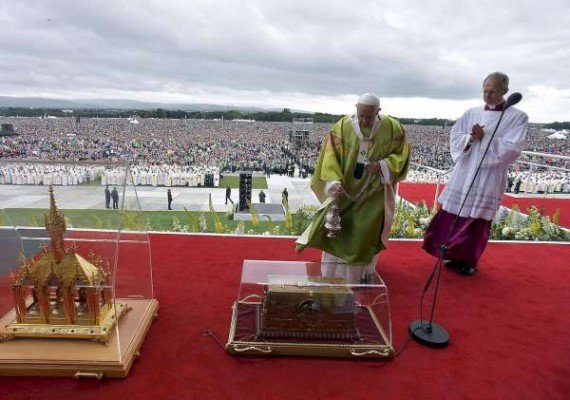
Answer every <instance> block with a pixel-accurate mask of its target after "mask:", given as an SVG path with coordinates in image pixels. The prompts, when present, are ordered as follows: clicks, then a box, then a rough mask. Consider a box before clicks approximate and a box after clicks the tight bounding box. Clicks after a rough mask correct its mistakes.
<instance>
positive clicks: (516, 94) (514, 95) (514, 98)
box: [505, 92, 522, 110]
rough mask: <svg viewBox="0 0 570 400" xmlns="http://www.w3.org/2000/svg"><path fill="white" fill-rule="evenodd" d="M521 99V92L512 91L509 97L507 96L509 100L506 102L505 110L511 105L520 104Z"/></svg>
mask: <svg viewBox="0 0 570 400" xmlns="http://www.w3.org/2000/svg"><path fill="white" fill-rule="evenodd" d="M521 100H522V94H520V93H519V92H514V93H512V94H511V95H510V96H509V97H507V101H506V102H505V110H506V109H507V108H509V107H510V106H514V105H515V104H518V102H519V101H521Z"/></svg>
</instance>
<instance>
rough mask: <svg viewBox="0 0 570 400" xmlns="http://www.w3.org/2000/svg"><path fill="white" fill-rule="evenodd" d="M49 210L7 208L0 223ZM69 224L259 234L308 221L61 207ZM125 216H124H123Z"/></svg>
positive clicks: (34, 219) (28, 220) (289, 230)
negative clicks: (241, 218) (64, 208)
mask: <svg viewBox="0 0 570 400" xmlns="http://www.w3.org/2000/svg"><path fill="white" fill-rule="evenodd" d="M47 211H48V209H36V208H34V209H31V208H8V209H3V210H0V225H8V226H10V225H11V226H43V225H44V214H45V213H46V212H47ZM61 211H62V212H63V214H64V215H65V217H66V219H67V223H68V227H73V228H87V229H113V230H114V229H117V228H118V226H119V223H121V226H122V228H123V229H126V230H137V231H138V230H145V229H146V230H152V231H166V232H168V231H170V232H211V233H245V234H256V233H265V232H270V233H272V234H280V235H295V234H298V233H299V232H298V231H299V230H302V228H304V226H306V223H307V222H308V221H300V220H298V219H297V218H296V216H295V215H294V214H293V215H291V222H290V223H289V224H286V223H285V222H273V221H270V220H269V219H268V218H266V217H265V218H264V217H259V220H258V221H244V222H240V221H234V220H233V219H230V218H229V217H228V215H227V213H223V212H216V213H212V212H186V211H142V212H140V211H123V212H122V214H121V213H120V212H118V211H114V210H61ZM120 217H122V219H120Z"/></svg>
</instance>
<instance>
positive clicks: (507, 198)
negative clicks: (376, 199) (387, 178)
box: [398, 182, 570, 228]
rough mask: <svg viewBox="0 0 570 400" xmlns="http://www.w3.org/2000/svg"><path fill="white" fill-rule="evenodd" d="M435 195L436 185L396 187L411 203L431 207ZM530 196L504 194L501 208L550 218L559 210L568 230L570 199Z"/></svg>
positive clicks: (552, 196) (562, 222)
mask: <svg viewBox="0 0 570 400" xmlns="http://www.w3.org/2000/svg"><path fill="white" fill-rule="evenodd" d="M444 187H445V186H444V185H440V187H439V189H438V190H439V192H438V193H441V191H442V190H443V188H444ZM435 193H436V185H435V184H434V183H410V182H402V183H400V184H399V185H398V194H399V195H400V196H401V197H402V198H404V199H406V200H407V201H409V202H411V203H416V204H417V203H420V202H421V201H422V200H425V202H426V204H427V205H428V206H430V207H431V206H432V205H433V202H434V198H435ZM539 196H540V195H532V197H529V196H528V195H525V194H524V193H521V194H518V195H515V194H511V193H505V195H504V196H503V206H505V207H512V206H513V205H517V206H518V207H519V210H520V211H521V212H522V213H525V214H527V213H528V211H527V209H528V208H529V207H531V206H536V207H538V209H539V211H540V212H541V214H542V215H547V216H549V217H552V214H554V212H555V211H556V210H557V209H559V210H560V220H559V224H560V225H561V226H564V227H566V228H570V198H568V197H566V198H563V197H560V196H558V197H557V196H554V195H542V196H543V197H539Z"/></svg>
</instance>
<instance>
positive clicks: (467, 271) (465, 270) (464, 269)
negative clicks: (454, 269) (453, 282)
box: [458, 263, 477, 276]
mask: <svg viewBox="0 0 570 400" xmlns="http://www.w3.org/2000/svg"><path fill="white" fill-rule="evenodd" d="M458 272H459V274H460V275H464V276H471V275H475V274H476V273H477V267H472V266H471V265H469V264H467V263H463V265H462V266H461V267H459V269H458Z"/></svg>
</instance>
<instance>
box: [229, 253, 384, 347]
mask: <svg viewBox="0 0 570 400" xmlns="http://www.w3.org/2000/svg"><path fill="white" fill-rule="evenodd" d="M348 268H354V266H351V265H348V264H338V263H337V264H335V265H334V266H333V265H328V264H325V263H317V262H302V261H262V260H246V261H244V264H243V268H242V276H241V284H240V289H239V292H238V299H237V300H236V301H235V303H234V305H233V307H232V308H233V313H232V321H231V326H230V334H229V339H228V343H227V345H226V349H227V351H228V352H229V353H231V354H247V355H308V356H330V357H353V358H387V357H391V356H392V354H393V348H392V341H391V325H390V305H389V300H388V291H387V288H386V285H385V284H384V282H383V281H382V279H381V278H380V276H378V275H377V274H374V277H373V279H372V281H370V282H366V283H358V284H354V283H348V281H347V279H346V278H345V277H346V276H348V275H350V274H349V272H347V270H346V269H348ZM331 271H333V273H331Z"/></svg>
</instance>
